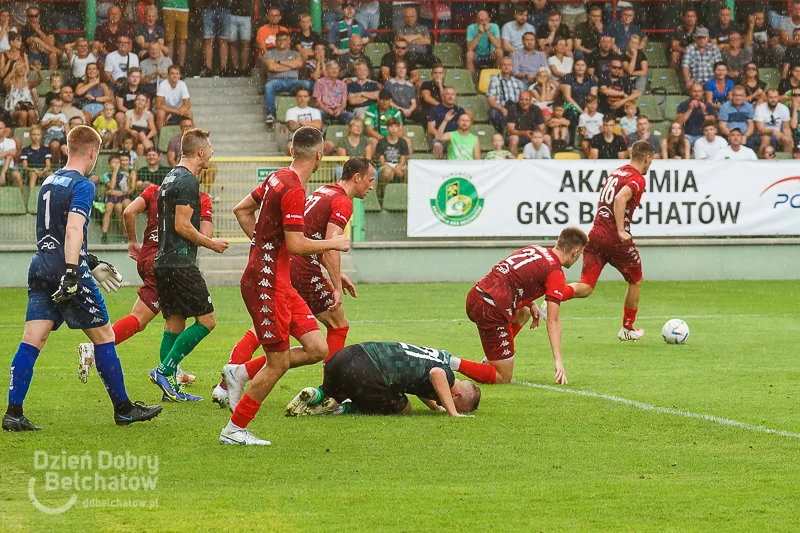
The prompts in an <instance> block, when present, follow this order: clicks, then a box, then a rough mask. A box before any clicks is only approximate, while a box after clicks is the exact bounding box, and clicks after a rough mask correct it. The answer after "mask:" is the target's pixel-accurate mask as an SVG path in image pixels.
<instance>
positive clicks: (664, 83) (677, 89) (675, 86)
mask: <svg viewBox="0 0 800 533" xmlns="http://www.w3.org/2000/svg"><path fill="white" fill-rule="evenodd" d="M650 86H651V87H652V88H653V89H655V88H656V87H660V88H663V89H665V90H666V91H667V94H684V93H685V90H684V86H683V84H682V83H681V82H680V80H679V79H678V73H677V72H675V71H674V70H672V69H669V68H653V69H650Z"/></svg>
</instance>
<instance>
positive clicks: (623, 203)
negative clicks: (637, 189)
mask: <svg viewBox="0 0 800 533" xmlns="http://www.w3.org/2000/svg"><path fill="white" fill-rule="evenodd" d="M631 198H633V189H631V188H630V187H628V186H627V185H625V186H624V187H623V188H622V189H620V190H619V192H618V193H617V195H616V196H615V197H614V222H616V224H617V234H618V235H619V238H620V240H622V242H630V241H631V240H633V237H631V234H630V233H628V232H627V231H625V209H626V208H627V206H628V202H629V201H630V199H631Z"/></svg>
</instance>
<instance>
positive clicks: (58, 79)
mask: <svg viewBox="0 0 800 533" xmlns="http://www.w3.org/2000/svg"><path fill="white" fill-rule="evenodd" d="M63 86H64V77H63V76H62V75H61V73H60V72H59V71H55V72H53V73H52V74H50V91H49V92H47V93H45V95H44V103H45V105H46V106H47V107H50V102H52V101H53V98H58V94H59V93H60V92H61V87H63ZM40 98H41V96H40Z"/></svg>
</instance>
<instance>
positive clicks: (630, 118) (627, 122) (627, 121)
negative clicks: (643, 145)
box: [619, 101, 636, 139]
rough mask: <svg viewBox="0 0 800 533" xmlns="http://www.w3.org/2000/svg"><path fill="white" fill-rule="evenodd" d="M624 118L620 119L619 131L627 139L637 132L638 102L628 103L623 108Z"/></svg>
mask: <svg viewBox="0 0 800 533" xmlns="http://www.w3.org/2000/svg"><path fill="white" fill-rule="evenodd" d="M623 109H624V112H625V114H624V116H623V117H622V118H620V119H619V129H620V130H621V131H622V136H623V137H625V138H626V139H627V138H628V137H629V136H630V135H632V134H633V133H635V132H636V102H633V101H628V102H625V105H624V106H623Z"/></svg>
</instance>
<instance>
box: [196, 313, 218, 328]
mask: <svg viewBox="0 0 800 533" xmlns="http://www.w3.org/2000/svg"><path fill="white" fill-rule="evenodd" d="M197 321H198V322H200V323H201V324H202V325H204V326H205V327H206V329H207V330H208V331H209V332H211V331H213V330H214V327H215V326H216V325H217V317H216V316H215V315H214V313H211V314H209V315H205V316H201V317H198V319H197Z"/></svg>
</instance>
